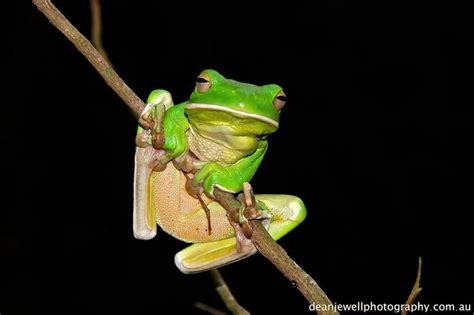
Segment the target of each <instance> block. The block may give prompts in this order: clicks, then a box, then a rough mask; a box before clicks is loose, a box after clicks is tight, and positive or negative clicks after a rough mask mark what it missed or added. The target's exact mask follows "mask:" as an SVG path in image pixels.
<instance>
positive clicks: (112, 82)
mask: <svg viewBox="0 0 474 315" xmlns="http://www.w3.org/2000/svg"><path fill="white" fill-rule="evenodd" d="M32 1H33V3H34V4H35V5H36V6H37V7H38V9H39V10H40V11H41V12H42V13H43V14H44V15H45V16H46V17H47V18H48V20H49V21H50V22H51V24H53V25H54V26H55V27H56V28H57V29H59V30H60V31H61V32H62V33H63V34H64V35H65V36H66V37H67V38H68V39H69V40H70V41H71V42H72V43H73V44H74V45H75V46H76V48H77V49H78V50H79V51H80V52H81V53H82V54H83V55H84V56H85V57H86V58H87V60H89V62H90V63H91V64H92V66H93V67H94V68H95V69H96V70H97V71H98V72H99V74H100V75H101V76H102V78H103V79H104V80H105V81H106V83H107V84H108V85H109V86H110V87H111V88H112V89H113V90H114V91H115V93H117V94H118V95H119V96H120V97H121V98H122V100H123V101H124V102H125V104H126V105H127V106H128V107H129V109H130V110H131V111H132V113H133V114H134V116H135V118H137V119H138V118H139V117H140V114H141V112H142V110H143V108H144V106H145V104H144V103H143V102H142V101H141V100H140V98H139V97H138V96H137V95H136V94H135V93H134V92H133V91H132V90H131V89H130V88H129V87H128V86H127V85H126V84H125V82H124V81H123V80H122V79H121V78H120V77H119V76H118V74H117V73H116V72H115V71H114V70H113V69H112V67H111V66H110V65H109V64H108V63H107V61H105V59H104V58H103V57H102V56H101V55H100V53H99V52H98V51H97V50H96V49H95V48H94V46H93V45H92V44H91V43H90V42H89V40H87V38H85V37H84V36H83V35H82V34H81V33H80V32H79V31H78V30H77V29H76V28H75V27H74V26H73V25H72V24H71V23H70V22H69V21H68V20H67V19H66V17H64V15H63V14H62V13H61V12H60V11H59V10H58V9H57V8H56V7H55V6H54V5H53V4H52V3H51V1H50V0H32ZM143 127H144V128H147V129H148V128H149V127H150V126H143ZM221 192H222V195H221V198H217V200H218V202H219V203H221V204H222V205H223V206H224V207H226V205H227V206H229V205H234V206H235V205H237V207H239V206H240V202H239V201H238V200H236V199H235V197H234V196H233V195H232V194H230V193H226V192H223V191H221ZM215 194H216V192H214V195H215ZM237 209H238V208H237ZM233 210H234V211H235V208H233ZM251 225H252V227H253V234H252V241H253V242H254V244H255V247H256V248H257V249H258V250H259V251H260V252H261V253H262V254H263V255H264V256H265V257H266V258H267V259H268V260H270V261H271V262H272V264H274V265H275V266H276V267H277V268H278V269H279V270H280V271H281V272H282V273H283V274H284V275H285V276H286V277H287V278H288V279H289V280H290V281H292V283H294V284H296V287H297V288H298V290H299V291H300V292H301V293H302V294H303V295H304V296H305V297H306V299H307V300H308V302H309V303H313V302H314V303H316V304H320V305H326V306H329V305H332V303H331V301H330V300H329V298H328V297H327V296H326V294H325V293H324V292H323V290H322V289H321V288H320V287H319V286H318V285H317V284H316V282H315V281H314V280H313V279H312V278H311V277H310V276H309V275H308V274H307V273H306V272H304V270H303V269H301V268H300V267H299V266H298V265H297V264H296V263H295V262H294V261H293V260H292V259H291V258H290V257H289V256H288V254H287V253H286V252H285V250H284V249H283V248H281V247H280V245H278V244H277V243H276V242H275V241H274V240H273V239H272V238H271V236H270V235H269V234H268V232H267V230H266V229H265V228H264V227H263V225H262V224H261V223H260V222H258V221H256V220H253V221H252V222H251ZM319 314H338V313H337V312H319Z"/></svg>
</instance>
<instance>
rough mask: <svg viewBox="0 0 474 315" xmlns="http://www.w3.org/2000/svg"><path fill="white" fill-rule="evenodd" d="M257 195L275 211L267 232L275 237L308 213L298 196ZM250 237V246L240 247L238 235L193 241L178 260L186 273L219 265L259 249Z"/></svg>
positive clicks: (239, 258) (226, 263)
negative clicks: (206, 240)
mask: <svg viewBox="0 0 474 315" xmlns="http://www.w3.org/2000/svg"><path fill="white" fill-rule="evenodd" d="M256 199H257V200H258V201H259V202H260V203H263V206H265V209H263V210H267V211H269V212H270V213H271V214H272V221H271V223H270V225H269V227H268V232H269V233H270V235H271V236H272V238H273V239H274V240H278V239H280V238H281V237H282V236H284V235H285V234H287V233H288V232H290V231H291V230H293V229H294V228H295V227H296V226H298V225H299V224H300V223H301V222H302V221H303V220H304V218H305V217H306V208H305V206H304V204H303V202H302V201H301V199H299V198H298V197H295V196H290V195H256ZM238 234H240V233H238ZM237 237H239V238H240V242H239V245H240V244H242V241H244V242H245V239H242V237H243V236H242V235H240V236H239V235H238V236H237ZM247 241H248V242H249V243H248V246H243V247H240V248H238V243H237V241H236V238H235V237H231V238H226V239H222V240H217V241H212V242H206V243H197V244H193V245H191V246H189V247H187V248H185V249H183V250H182V251H180V252H178V253H177V254H176V256H175V263H176V266H177V267H178V268H179V270H181V272H183V273H197V272H202V271H207V270H210V269H214V268H219V267H222V266H225V265H228V264H231V263H233V262H236V261H238V260H241V259H244V258H247V257H249V256H251V255H253V254H255V253H256V252H257V250H256V249H255V247H254V246H253V245H252V244H251V242H250V240H247Z"/></svg>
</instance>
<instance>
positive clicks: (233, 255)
mask: <svg viewBox="0 0 474 315" xmlns="http://www.w3.org/2000/svg"><path fill="white" fill-rule="evenodd" d="M256 252H257V250H256V249H255V248H254V247H253V246H252V249H251V250H250V251H247V252H240V253H239V252H237V243H236V239H235V237H231V238H227V239H223V240H219V241H213V242H208V243H197V244H193V245H191V246H188V247H187V248H185V249H183V250H182V251H180V252H178V253H177V254H176V256H175V258H174V262H175V264H176V266H177V267H178V269H179V270H180V271H181V272H183V273H196V272H202V271H207V270H210V269H214V268H220V267H222V266H225V265H228V264H230V263H233V262H235V261H238V260H241V259H244V258H246V257H249V256H251V255H253V254H255V253H256Z"/></svg>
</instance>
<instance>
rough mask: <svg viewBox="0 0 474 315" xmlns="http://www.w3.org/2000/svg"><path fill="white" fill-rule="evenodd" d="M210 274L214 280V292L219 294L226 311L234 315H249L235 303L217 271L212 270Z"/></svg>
mask: <svg viewBox="0 0 474 315" xmlns="http://www.w3.org/2000/svg"><path fill="white" fill-rule="evenodd" d="M210 273H211V276H212V279H213V280H214V285H215V287H216V291H217V293H219V296H220V297H221V299H222V301H223V302H224V304H225V306H226V307H227V309H228V310H229V311H231V313H232V314H234V315H250V313H249V312H248V311H247V310H246V309H245V308H243V307H242V306H241V305H240V304H239V302H237V300H236V299H235V297H234V295H233V294H232V292H231V291H230V289H229V287H228V286H227V283H226V282H225V281H224V278H222V275H221V273H220V272H219V270H217V269H213V270H211V271H210Z"/></svg>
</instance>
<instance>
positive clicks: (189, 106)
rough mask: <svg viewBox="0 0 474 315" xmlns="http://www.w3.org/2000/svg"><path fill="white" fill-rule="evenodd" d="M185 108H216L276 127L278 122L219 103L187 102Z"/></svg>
mask: <svg viewBox="0 0 474 315" xmlns="http://www.w3.org/2000/svg"><path fill="white" fill-rule="evenodd" d="M186 108H187V109H210V110H217V111H221V112H228V113H232V114H234V115H235V116H238V117H244V118H245V117H250V118H255V119H257V120H260V121H264V122H266V123H269V124H271V125H273V126H275V127H277V128H278V122H276V121H274V120H273V119H271V118H268V117H265V116H261V115H257V114H250V113H246V112H242V111H239V110H236V109H232V108H228V107H224V106H220V105H214V104H199V103H187V104H186Z"/></svg>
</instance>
